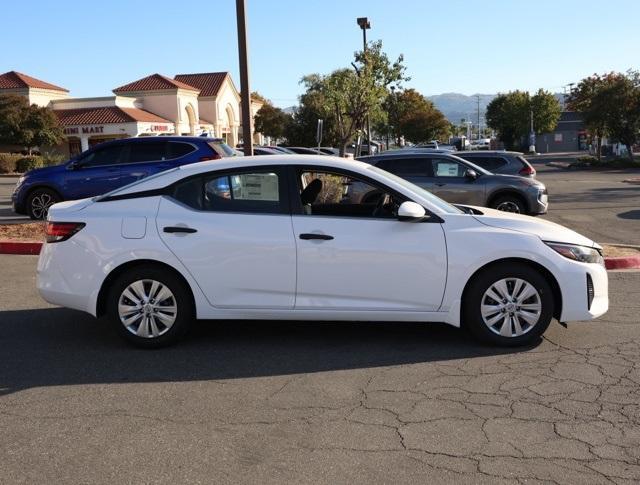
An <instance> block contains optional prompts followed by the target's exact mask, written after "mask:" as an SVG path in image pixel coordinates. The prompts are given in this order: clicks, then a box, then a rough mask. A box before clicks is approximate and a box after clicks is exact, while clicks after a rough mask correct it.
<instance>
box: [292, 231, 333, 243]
mask: <svg viewBox="0 0 640 485" xmlns="http://www.w3.org/2000/svg"><path fill="white" fill-rule="evenodd" d="M300 239H304V240H305V241H308V240H310V239H319V240H321V241H331V240H332V239H333V236H329V235H328V234H314V233H308V232H307V233H303V234H300Z"/></svg>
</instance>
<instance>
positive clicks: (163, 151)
mask: <svg viewBox="0 0 640 485" xmlns="http://www.w3.org/2000/svg"><path fill="white" fill-rule="evenodd" d="M123 158H124V160H123V162H124V163H122V165H121V171H120V177H121V178H122V185H127V184H130V183H132V182H135V181H136V180H140V179H143V178H145V177H148V176H149V175H153V174H154V173H158V172H162V171H164V170H167V169H169V168H171V167H172V164H171V163H170V161H169V159H170V158H171V154H170V153H169V146H168V143H167V141H166V140H162V139H156V138H154V139H151V140H144V139H137V140H135V141H132V142H130V143H128V144H127V146H126V148H125V154H124V157H123Z"/></svg>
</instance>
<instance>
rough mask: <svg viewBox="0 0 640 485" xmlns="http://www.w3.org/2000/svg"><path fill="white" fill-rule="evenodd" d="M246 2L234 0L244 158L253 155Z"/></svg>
mask: <svg viewBox="0 0 640 485" xmlns="http://www.w3.org/2000/svg"><path fill="white" fill-rule="evenodd" d="M245 2H246V0H236V19H237V22H238V56H239V61H240V92H241V96H240V98H241V99H240V104H241V106H242V144H243V149H244V154H245V155H246V156H251V155H253V137H252V136H251V135H252V133H253V130H252V125H253V120H252V119H251V91H250V90H249V56H248V54H247V51H248V47H247V19H246V16H245V10H246V3H245Z"/></svg>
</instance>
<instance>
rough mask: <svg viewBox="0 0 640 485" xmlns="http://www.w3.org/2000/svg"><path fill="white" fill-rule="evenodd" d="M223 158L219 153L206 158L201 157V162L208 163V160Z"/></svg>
mask: <svg viewBox="0 0 640 485" xmlns="http://www.w3.org/2000/svg"><path fill="white" fill-rule="evenodd" d="M221 158H222V157H221V156H220V155H218V154H217V153H213V154H211V155H209V156H206V157H200V161H201V162H206V161H208V160H220V159H221Z"/></svg>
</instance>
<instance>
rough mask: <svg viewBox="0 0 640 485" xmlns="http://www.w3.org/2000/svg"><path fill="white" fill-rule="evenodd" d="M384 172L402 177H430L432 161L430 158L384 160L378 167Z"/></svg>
mask: <svg viewBox="0 0 640 485" xmlns="http://www.w3.org/2000/svg"><path fill="white" fill-rule="evenodd" d="M376 166H377V167H380V168H381V169H382V170H386V171H387V172H390V173H393V174H396V175H400V176H410V175H413V176H421V177H429V174H430V169H431V159H429V158H398V159H395V160H382V161H381V162H380V163H378V164H377V165H376Z"/></svg>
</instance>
